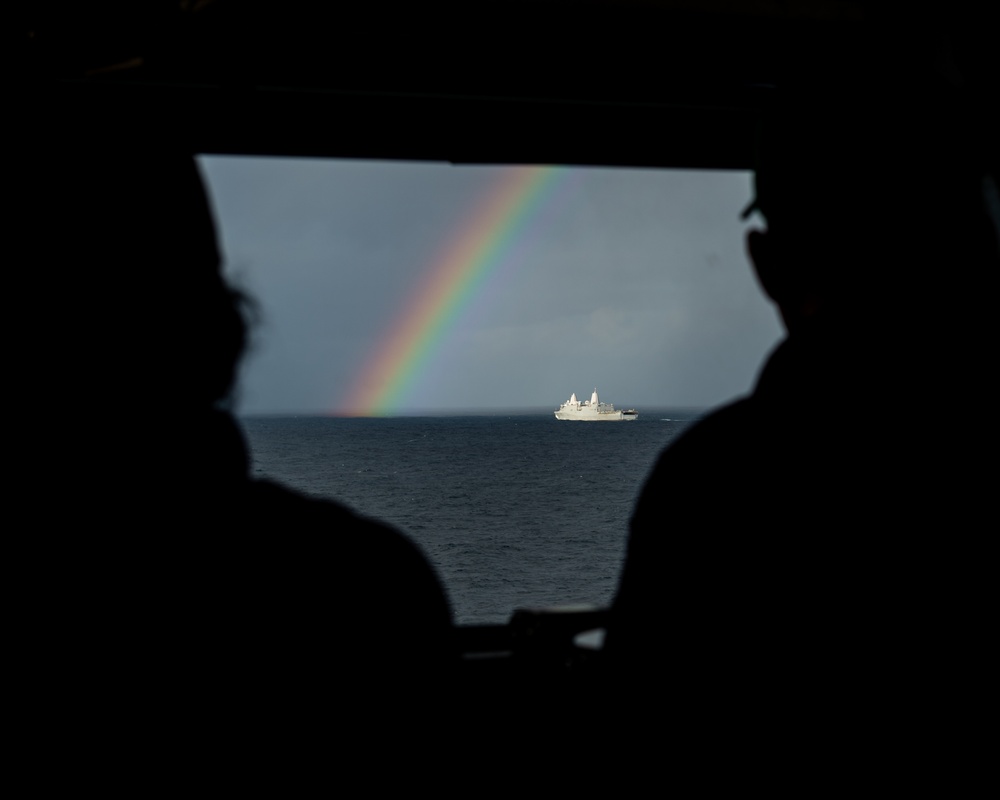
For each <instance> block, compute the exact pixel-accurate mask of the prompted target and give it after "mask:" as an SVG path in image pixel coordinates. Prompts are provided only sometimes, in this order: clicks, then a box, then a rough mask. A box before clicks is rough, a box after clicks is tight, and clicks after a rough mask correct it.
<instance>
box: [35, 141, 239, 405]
mask: <svg viewBox="0 0 1000 800" xmlns="http://www.w3.org/2000/svg"><path fill="white" fill-rule="evenodd" d="M136 138H137V137H134V136H130V135H129V134H128V132H122V135H121V136H112V135H107V134H105V135H104V136H102V137H100V138H99V137H97V136H88V135H82V136H81V135H67V136H66V138H65V139H64V140H62V141H60V140H58V139H56V140H54V141H53V143H52V144H51V146H50V147H48V148H47V149H45V150H41V151H36V152H34V153H33V154H32V155H31V157H30V163H28V164H26V165H23V169H22V172H23V179H24V180H23V184H24V185H22V186H21V187H20V197H19V198H18V201H17V202H19V203H20V204H21V207H20V211H21V218H22V219H23V220H24V223H23V227H22V229H21V230H20V231H18V233H19V234H20V236H21V237H22V241H23V242H24V243H25V244H26V247H25V249H24V260H23V261H22V263H21V265H20V268H21V272H22V277H24V278H25V280H26V282H27V283H26V285H27V286H29V287H31V292H30V294H29V295H28V296H27V297H26V298H24V300H25V302H27V303H30V306H31V308H32V314H31V316H32V320H33V326H34V328H35V330H36V331H37V332H38V333H39V340H40V341H39V343H41V342H44V347H43V349H42V350H41V351H39V352H38V353H36V362H35V365H34V366H35V369H37V370H39V371H40V374H38V375H36V377H37V378H39V379H40V381H41V383H39V388H41V387H42V386H44V387H46V388H45V390H46V391H48V392H51V391H59V389H60V388H62V390H63V393H64V396H65V398H66V403H67V405H68V406H73V407H77V408H78V407H79V406H80V404H84V405H88V406H89V405H91V404H93V405H95V406H97V407H100V408H104V409H110V408H115V409H118V410H119V411H125V410H126V409H136V410H142V409H145V410H154V409H156V410H164V411H168V412H171V413H191V412H197V411H198V410H207V409H211V408H212V407H213V406H216V405H218V404H220V403H224V402H225V401H226V400H227V398H228V396H229V393H230V391H231V390H232V387H233V384H234V378H235V373H236V369H237V365H238V362H239V359H240V356H241V354H242V352H243V349H244V346H245V338H246V323H245V321H244V318H243V313H242V302H243V298H242V296H241V295H240V294H239V293H238V292H236V291H234V290H233V289H231V288H230V287H229V286H228V285H227V284H226V281H225V280H224V276H223V274H222V272H221V259H220V252H219V246H218V242H217V238H216V231H215V224H214V220H213V217H212V213H211V210H210V206H209V201H208V197H207V196H206V192H205V187H204V185H203V183H202V179H201V177H200V175H199V172H198V168H197V164H196V162H195V159H194V158H193V156H192V155H191V154H190V153H186V152H183V151H180V150H171V149H169V148H163V147H152V146H141V145H138V144H135V139H136ZM26 294H27V293H26Z"/></svg>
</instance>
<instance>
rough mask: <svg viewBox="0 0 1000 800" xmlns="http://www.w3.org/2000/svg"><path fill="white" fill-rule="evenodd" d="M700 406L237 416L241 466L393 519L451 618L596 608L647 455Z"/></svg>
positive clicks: (649, 460)
mask: <svg viewBox="0 0 1000 800" xmlns="http://www.w3.org/2000/svg"><path fill="white" fill-rule="evenodd" d="M697 413H698V412H693V411H679V410H667V409H663V410H653V411H645V410H640V417H639V419H638V420H636V421H633V422H619V423H586V422H560V421H557V420H556V419H554V417H553V415H552V413H551V412H546V413H509V414H502V413H497V414H482V415H476V416H436V417H397V418H391V419H341V418H329V417H247V418H244V419H242V420H241V422H242V424H243V426H244V430H245V431H246V434H247V438H248V441H249V443H250V447H251V451H252V457H253V470H254V472H255V473H256V474H257V475H266V476H268V477H271V478H275V479H277V480H279V481H281V482H283V483H285V484H287V485H289V486H293V487H295V488H298V489H300V490H302V491H305V492H307V493H309V494H313V495H320V496H326V497H332V498H335V499H338V500H340V501H341V502H344V503H346V504H348V505H350V506H352V507H353V508H354V509H356V510H357V511H359V512H361V513H364V514H368V515H371V516H376V517H379V518H381V519H384V520H386V521H388V522H391V523H393V524H394V525H396V526H397V527H399V528H401V529H402V530H404V531H405V532H407V533H408V534H409V535H410V536H411V537H412V538H413V539H414V540H416V541H417V542H418V543H419V545H420V546H421V547H422V548H423V550H424V552H425V553H426V554H427V556H428V558H429V559H430V560H431V562H432V563H433V564H434V565H435V567H436V568H437V570H438V572H439V574H440V575H441V578H442V580H443V581H444V583H445V587H446V589H447V591H448V594H449V597H450V599H451V602H452V607H453V609H454V611H455V618H456V621H457V622H459V623H461V624H486V623H502V622H506V621H507V619H508V618H509V617H510V614H511V612H512V611H513V610H514V609H516V608H524V607H533V606H548V605H559V604H565V603H588V604H596V605H605V604H607V603H608V602H609V601H610V600H611V597H612V595H613V593H614V590H615V587H616V585H617V579H618V573H619V569H620V566H621V559H622V557H623V555H624V547H625V538H626V534H627V528H628V517H629V514H630V512H631V508H632V504H633V501H634V500H635V496H636V494H637V492H638V491H639V489H640V487H641V484H642V481H643V479H644V477H645V475H646V473H647V471H648V470H649V468H650V467H651V466H652V464H653V461H654V460H655V458H656V456H657V454H658V453H659V451H660V450H661V449H662V448H663V447H664V445H666V444H667V442H669V441H670V439H671V438H672V437H674V436H676V435H677V433H678V432H679V431H680V430H682V429H683V427H684V426H685V425H687V424H689V422H690V421H691V420H692V419H694V418H696V416H697Z"/></svg>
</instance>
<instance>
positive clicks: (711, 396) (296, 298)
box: [200, 156, 782, 418]
mask: <svg viewBox="0 0 1000 800" xmlns="http://www.w3.org/2000/svg"><path fill="white" fill-rule="evenodd" d="M200 160H201V164H202V168H203V172H204V176H205V178H206V180H207V183H208V186H209V192H210V194H211V196H212V199H213V203H214V207H215V211H216V218H217V222H218V226H219V232H220V235H221V238H222V245H223V249H224V252H225V257H226V271H227V274H228V275H229V277H230V278H231V279H232V280H233V281H234V282H235V283H237V284H238V285H239V286H240V287H241V288H243V289H245V290H246V291H247V292H249V293H250V294H251V295H253V296H254V297H255V298H257V301H258V302H259V304H260V309H261V318H260V320H259V321H258V322H257V325H256V328H255V332H254V343H253V349H252V351H251V352H250V354H249V355H248V357H247V359H246V361H245V364H244V366H243V371H242V377H241V383H240V391H239V394H238V403H237V411H238V412H240V413H243V414H257V413H296V414H317V413H318V414H326V413H341V412H351V411H358V410H359V409H353V408H348V407H346V406H345V403H347V402H348V397H349V396H350V394H351V389H352V387H353V386H355V385H356V382H357V381H358V379H359V377H360V376H361V375H362V374H364V372H365V369H366V367H368V366H369V365H371V364H372V363H373V360H374V359H376V358H377V354H378V347H379V345H380V343H381V342H383V341H384V340H385V337H386V336H387V334H388V333H389V332H390V331H392V330H393V325H394V323H396V322H398V320H399V319H400V317H401V315H403V314H405V313H406V311H407V309H408V308H410V307H412V305H413V302H414V298H415V297H417V296H419V294H420V292H421V289H422V287H424V286H426V285H427V283H428V280H429V277H430V276H431V275H432V273H433V271H434V269H435V267H436V266H437V265H438V264H439V263H440V262H441V261H442V258H443V255H442V254H444V253H446V252H449V248H450V247H451V245H452V243H454V242H455V241H456V240H457V239H458V238H459V237H461V236H462V235H463V233H465V234H468V233H469V228H470V226H471V225H473V222H474V220H475V213H476V212H475V209H476V208H482V204H483V203H484V202H486V201H488V199H489V198H490V197H491V196H494V195H495V193H496V188H497V186H499V185H500V184H501V183H502V180H503V171H504V170H508V169H509V168H507V167H502V166H465V165H463V166H454V165H449V164H431V163H409V162H365V161H334V160H312V159H278V158H245V157H236V156H224V157H217V156H205V157H202V158H201V159H200ZM750 196H751V181H750V175H749V173H743V172H735V173H734V172H694V171H687V170H685V171H680V170H669V171H664V170H634V169H619V168H602V169H595V168H559V169H558V171H557V174H554V175H551V176H550V178H549V179H548V180H547V181H546V184H545V187H544V188H543V189H542V190H541V191H539V192H538V193H537V195H536V196H535V198H534V202H533V204H532V205H531V206H530V208H529V207H528V205H527V204H526V203H525V204H524V205H523V207H522V208H521V209H520V210H521V211H522V214H521V219H520V221H519V222H518V224H517V225H514V224H513V222H512V221H511V220H508V222H510V225H509V227H508V230H507V232H506V234H507V237H506V240H505V243H506V245H507V246H506V248H505V250H504V252H503V253H502V257H498V258H496V259H495V262H494V263H492V264H490V265H489V268H488V269H484V270H483V272H482V274H481V275H480V283H479V284H478V285H477V287H476V288H475V289H474V290H472V291H469V292H467V293H466V295H465V296H464V297H463V298H462V299H461V302H456V303H454V305H453V307H452V311H453V312H454V313H453V314H452V315H451V317H450V318H449V320H448V321H447V322H446V323H444V324H443V325H442V327H441V328H440V330H439V332H438V334H437V337H436V339H435V340H433V342H431V341H430V340H428V341H429V343H430V344H429V346H428V347H427V348H426V352H425V359H424V360H423V361H422V362H421V363H420V367H419V369H418V370H416V371H415V372H414V374H413V375H412V377H411V379H410V380H409V381H408V382H406V383H404V384H402V385H401V389H400V391H399V393H398V398H397V400H396V402H395V404H394V408H393V411H394V412H398V413H409V412H434V411H457V410H466V409H469V410H471V409H479V410H487V409H517V408H523V409H554V408H555V407H556V406H557V405H558V404H559V403H560V402H562V401H564V400H567V399H568V398H569V396H570V394H571V393H572V392H575V393H576V394H577V396H580V397H589V395H590V392H591V391H593V389H594V388H595V387H596V388H597V389H598V392H599V394H600V397H601V400H603V401H606V402H612V403H614V404H615V405H616V406H618V407H635V408H637V409H638V410H639V412H640V418H641V414H642V409H643V407H646V408H652V407H658V408H660V407H686V408H704V407H709V406H713V405H717V404H719V403H721V402H724V401H726V400H729V399H732V398H734V397H736V396H737V395H740V394H742V393H744V392H746V391H747V390H749V389H750V388H751V387H752V385H753V382H754V379H755V376H756V374H757V371H758V369H759V367H760V365H761V362H762V361H763V359H764V358H765V357H766V355H767V353H768V352H769V351H770V349H771V348H772V347H773V346H774V345H775V344H776V343H777V341H778V340H779V339H780V337H781V335H782V329H781V326H780V323H779V319H778V316H777V313H776V311H775V309H774V307H773V306H772V305H771V304H770V303H769V302H768V301H767V300H766V298H765V297H764V296H763V295H762V293H761V291H760V289H759V287H758V285H757V283H756V280H755V278H754V277H753V274H752V271H751V267H750V265H749V263H748V262H747V259H746V255H745V252H744V245H743V238H744V234H745V230H746V228H747V227H748V226H749V225H751V224H754V223H753V221H751V222H750V223H744V222H741V221H740V220H739V213H740V211H741V209H742V208H743V206H744V205H745V204H746V203H747V202H748V200H749V199H750ZM498 252H499V251H498Z"/></svg>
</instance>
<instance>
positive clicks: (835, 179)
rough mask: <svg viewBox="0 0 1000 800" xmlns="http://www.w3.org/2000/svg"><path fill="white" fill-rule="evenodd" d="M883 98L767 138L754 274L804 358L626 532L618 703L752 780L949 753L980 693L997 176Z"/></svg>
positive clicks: (678, 454) (956, 136)
mask: <svg viewBox="0 0 1000 800" xmlns="http://www.w3.org/2000/svg"><path fill="white" fill-rule="evenodd" d="M866 77H867V78H868V79H869V80H871V81H872V83H874V81H875V76H874V75H868V76H866ZM867 88H869V89H876V90H877V89H878V88H879V87H877V86H874V85H868V86H867ZM888 96H889V95H881V96H877V95H876V94H875V93H873V94H872V95H871V96H870V102H867V101H865V100H864V99H861V98H859V97H858V96H857V95H852V96H850V97H845V96H836V95H833V94H831V95H829V96H826V95H822V94H820V95H819V96H818V97H817V96H816V95H809V96H807V97H801V96H794V95H792V96H791V97H789V98H784V99H783V100H782V101H780V102H778V103H776V105H775V107H774V108H773V109H771V110H770V111H768V112H767V113H766V114H765V115H764V120H763V124H762V129H761V139H760V150H759V161H758V165H757V169H756V172H755V190H756V197H755V200H754V203H753V205H752V206H751V207H750V208H748V210H747V213H748V214H749V213H751V212H752V211H757V212H759V213H760V214H761V215H762V216H763V218H764V219H765V221H766V227H765V228H762V229H753V230H750V231H749V232H748V234H747V250H748V254H749V256H750V260H751V261H752V263H753V266H754V268H755V271H756V273H757V276H758V278H759V280H760V284H761V286H762V288H763V289H764V291H765V292H766V293H767V295H768V296H769V297H770V298H771V299H772V300H773V301H774V302H775V304H776V305H777V307H778V309H779V311H780V313H781V316H782V319H783V321H784V323H785V326H786V329H787V337H786V338H785V339H784V341H783V342H782V343H780V345H779V346H778V347H777V348H776V350H775V351H774V352H773V353H772V354H771V356H770V357H769V358H768V360H767V363H766V364H765V366H764V367H763V370H762V371H761V373H760V375H759V378H758V381H757V385H756V386H755V388H754V390H753V391H752V393H750V394H749V395H748V396H746V397H744V398H741V399H738V400H736V401H734V402H731V403H729V404H728V405H726V406H724V407H722V408H720V409H717V410H715V411H713V412H711V413H710V414H708V415H707V416H705V417H703V418H702V419H701V420H700V421H698V422H696V423H694V424H693V425H691V426H690V427H689V428H688V429H686V430H685V431H684V432H683V433H682V434H681V435H680V436H679V437H678V438H677V439H676V440H675V441H674V442H672V443H671V444H670V445H669V446H668V447H667V448H666V449H665V451H664V452H663V453H662V454H661V456H660V458H659V460H658V462H657V463H656V464H655V466H654V468H653V470H652V472H651V473H650V475H649V476H648V478H647V480H646V482H645V485H644V487H643V489H642V491H641V493H640V496H639V497H638V499H637V502H636V505H635V508H634V511H633V515H632V518H631V522H630V533H629V538H628V546H627V552H626V557H625V561H624V564H623V568H622V573H621V575H620V582H619V586H618V590H617V593H616V595H615V597H614V600H613V603H612V607H611V609H610V619H609V623H608V627H607V634H606V639H605V646H604V652H603V659H604V664H605V666H606V667H607V669H608V671H609V674H610V676H611V678H610V680H611V686H610V687H609V691H611V692H612V693H613V694H612V696H613V697H617V698H618V701H619V704H620V705H621V706H622V707H629V708H633V709H643V710H645V712H647V713H650V712H652V713H656V714H657V715H659V714H663V715H664V717H663V718H664V724H667V725H669V726H671V730H672V731H673V733H674V735H675V740H677V741H680V742H684V743H685V744H686V746H687V747H689V748H690V750H689V751H688V752H695V751H696V752H697V753H698V754H699V755H701V756H703V757H704V758H708V759H711V758H717V757H718V758H724V759H726V760H727V761H728V763H729V764H730V765H731V766H734V765H735V764H736V761H735V760H733V759H734V757H739V756H743V757H746V758H748V759H750V760H752V761H754V762H755V763H756V765H757V766H761V765H763V764H773V763H774V762H773V761H771V760H770V759H772V758H774V757H776V756H778V754H779V753H780V754H783V755H782V756H781V757H782V758H785V759H787V760H788V761H789V762H795V761H796V760H797V759H801V758H804V757H806V756H804V755H803V754H804V753H808V754H811V755H821V754H822V755H823V757H825V758H828V759H830V761H829V762H828V763H827V766H830V764H831V763H832V762H834V761H837V760H839V761H840V762H841V763H842V764H843V765H844V766H845V767H846V766H847V765H851V766H852V768H853V767H856V766H857V765H858V764H859V763H860V761H864V760H865V758H868V757H870V756H871V753H872V752H874V751H873V750H871V748H873V747H876V746H882V747H884V748H885V751H884V752H886V753H887V752H888V751H890V750H891V751H892V752H893V753H895V754H898V753H899V751H900V749H905V747H906V746H908V745H912V744H913V743H914V742H915V741H919V740H921V739H922V737H923V742H922V746H925V745H928V744H929V743H931V742H933V743H936V744H937V745H940V744H941V742H942V730H943V728H941V727H938V726H941V725H944V726H948V725H949V724H950V723H951V722H954V721H955V720H959V719H962V720H963V723H962V724H964V723H965V722H967V721H968V719H967V718H964V717H962V715H961V714H956V716H955V717H949V711H957V710H958V708H957V706H956V705H955V704H957V705H961V704H962V703H966V702H976V701H977V699H978V698H977V697H976V693H977V692H978V691H981V690H982V688H983V685H984V684H983V683H981V682H977V679H982V677H983V673H982V672H981V670H982V668H983V663H984V662H983V661H982V660H981V658H980V657H981V655H982V653H983V645H982V639H981V631H980V632H978V633H977V626H979V625H981V624H983V623H984V621H985V619H984V617H983V608H984V607H985V601H986V598H985V595H984V590H985V585H986V584H984V583H981V579H982V578H983V577H984V576H983V573H982V569H983V566H984V558H985V554H986V552H987V551H986V545H987V542H986V541H985V539H984V537H983V534H982V522H981V518H982V515H984V514H988V515H989V516H992V514H989V512H988V510H987V509H988V507H989V503H988V499H989V495H990V492H989V489H988V486H987V484H986V482H985V480H984V479H983V473H982V471H981V470H982V468H981V466H980V463H979V459H978V455H977V454H978V453H979V452H980V448H981V447H982V446H983V444H984V443H985V442H986V441H989V442H993V441H995V437H993V436H991V437H989V438H987V430H988V429H989V428H991V427H992V422H990V417H991V412H989V411H988V409H987V407H986V404H985V402H984V401H985V399H986V398H992V396H993V392H992V390H989V388H988V387H989V384H990V383H991V382H992V378H990V377H989V376H988V374H987V373H988V372H989V371H991V368H988V367H986V364H989V363H991V361H992V359H993V358H994V356H993V350H992V336H991V335H989V334H988V330H989V328H990V326H991V323H990V322H989V316H988V311H987V309H988V308H989V307H990V305H991V304H992V303H993V302H994V297H993V295H992V294H991V291H990V287H992V286H993V285H994V283H995V279H996V271H997V268H998V265H1000V257H998V253H1000V250H998V228H997V219H996V211H995V207H994V210H993V211H991V210H990V207H991V203H994V204H995V202H996V199H995V198H996V195H995V192H996V175H995V174H991V173H990V169H989V163H988V160H987V159H985V158H984V157H983V154H984V151H983V150H982V148H981V145H982V142H977V141H976V139H975V137H974V135H972V133H974V129H972V128H969V127H966V126H965V125H964V124H963V118H962V114H964V113H965V111H964V110H963V106H962V105H961V104H960V103H958V102H954V103H953V102H952V101H951V100H945V99H942V98H937V99H935V94H934V91H933V90H932V89H928V90H927V91H926V92H925V93H924V94H922V95H921V96H920V97H919V98H917V99H918V100H919V102H908V101H902V102H898V103H897V102H895V101H890V100H888V99H887V97H888ZM908 100H912V98H908ZM994 163H995V162H994ZM623 698H627V700H624V699H623ZM880 737H881V742H879V741H878V740H879V739H880ZM730 745H731V746H730ZM931 749H933V748H931ZM765 751H766V752H765ZM859 753H867V755H865V756H859V755H858V754H859ZM855 756H857V758H855ZM859 759H860V761H859ZM701 763H704V762H701ZM742 763H743V765H744V766H745V762H742ZM734 768H735V766H734ZM785 774H787V771H786V773H785Z"/></svg>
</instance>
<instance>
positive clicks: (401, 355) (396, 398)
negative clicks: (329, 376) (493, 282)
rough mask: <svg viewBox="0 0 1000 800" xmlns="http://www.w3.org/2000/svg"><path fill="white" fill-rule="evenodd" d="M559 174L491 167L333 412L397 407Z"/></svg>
mask: <svg viewBox="0 0 1000 800" xmlns="http://www.w3.org/2000/svg"><path fill="white" fill-rule="evenodd" d="M559 174H561V173H560V170H559V169H558V168H557V167H549V166H540V167H539V166H524V167H507V168H504V169H502V170H500V171H499V177H498V179H497V180H496V181H495V182H494V183H493V184H492V185H491V186H490V187H489V189H488V191H487V192H486V193H485V195H484V196H483V198H482V199H481V202H479V203H478V204H476V205H475V206H474V207H473V209H472V212H471V214H470V215H469V217H468V218H467V219H465V220H463V222H462V223H461V224H460V225H459V226H458V227H457V229H456V232H455V235H454V236H453V237H452V238H451V240H450V241H448V242H447V244H446V245H445V247H443V248H442V251H441V252H440V253H439V254H438V256H437V257H436V258H435V259H433V261H432V263H431V264H430V265H429V266H428V268H427V269H426V270H424V273H425V274H424V277H423V279H422V280H421V282H420V284H419V286H418V288H417V291H416V292H414V293H413V295H412V296H411V297H410V298H408V300H407V302H406V304H405V306H404V308H403V309H402V311H401V313H399V314H397V315H396V317H395V321H394V323H393V325H392V326H391V328H390V329H389V330H388V331H387V332H386V333H385V335H384V336H383V337H382V338H381V339H380V340H379V342H378V344H377V345H376V347H375V348H374V350H373V353H372V355H371V357H370V358H369V359H368V360H367V361H366V363H365V366H364V367H363V369H362V370H361V372H360V374H359V375H358V377H357V378H356V379H355V380H354V381H353V382H352V384H351V388H350V390H349V391H348V392H347V394H346V396H345V398H344V400H343V401H342V402H341V403H340V404H339V410H338V411H337V412H336V413H337V414H339V415H342V416H365V417H377V416H385V415H388V414H391V413H392V412H393V411H396V410H398V409H399V408H400V406H401V404H402V403H403V401H404V399H405V398H406V396H407V392H408V391H409V390H410V389H411V388H412V386H413V384H414V382H415V378H416V377H418V376H419V375H421V374H422V373H423V369H424V367H425V365H426V364H427V361H428V360H429V359H430V358H431V356H432V355H433V354H434V353H435V352H436V350H437V348H438V347H439V345H440V344H441V343H442V341H443V340H444V338H445V336H446V334H447V333H448V331H449V330H450V329H451V328H452V326H453V325H454V324H455V322H456V321H457V320H458V318H459V317H460V316H461V313H462V311H463V310H464V309H465V308H466V307H467V306H468V304H469V303H470V302H471V301H472V300H473V299H474V298H475V297H477V296H478V295H479V294H480V293H481V292H482V291H483V289H484V287H485V285H486V283H487V281H488V279H489V278H490V276H491V275H492V274H493V273H494V272H495V270H496V268H497V266H498V265H499V264H501V263H503V261H504V259H505V257H506V256H507V255H508V253H509V251H510V249H511V248H512V247H513V246H514V245H515V244H516V242H518V241H519V239H520V236H521V234H522V232H523V231H524V229H525V228H526V227H527V223H528V222H529V221H530V220H532V218H533V216H534V215H535V212H536V210H537V209H538V208H539V206H540V204H541V202H542V201H543V199H544V198H545V197H547V196H548V194H549V192H548V191H547V190H548V189H549V188H550V187H552V186H554V185H555V184H556V182H557V181H556V177H557V176H558V175H559Z"/></svg>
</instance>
